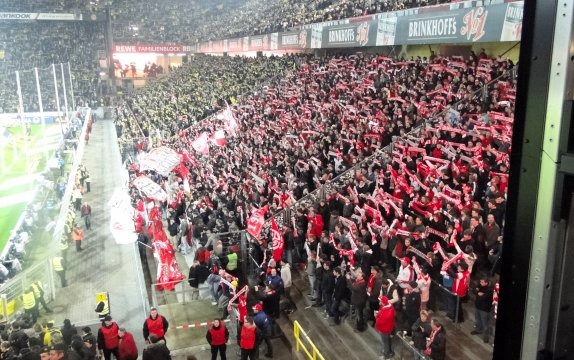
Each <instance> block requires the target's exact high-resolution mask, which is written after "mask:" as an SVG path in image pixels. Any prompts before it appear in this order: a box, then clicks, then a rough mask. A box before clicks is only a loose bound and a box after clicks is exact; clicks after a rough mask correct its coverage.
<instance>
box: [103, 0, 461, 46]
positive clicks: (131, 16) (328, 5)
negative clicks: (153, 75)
mask: <svg viewBox="0 0 574 360" xmlns="http://www.w3.org/2000/svg"><path fill="white" fill-rule="evenodd" d="M447 2H450V0H361V1H350V0H312V1H308V0H307V1H302V0H289V1H280V0H268V1H264V2H261V1H257V0H247V1H244V2H234V1H229V0H218V1H210V2H206V1H182V0H178V1H172V2H170V3H169V4H166V3H165V2H155V1H154V2H151V3H150V2H138V1H115V2H114V4H113V6H112V14H113V22H114V39H115V40H116V41H118V42H120V43H129V44H131V43H145V42H148V43H149V42H155V43H165V42H172V43H190V44H191V43H195V42H196V41H197V40H219V39H225V38H231V37H239V36H245V35H256V34H265V33H270V32H275V31H285V30H288V29H290V28H292V27H295V26H299V25H303V24H310V23H316V22H322V21H331V20H338V19H345V18H349V17H355V16H361V15H364V14H371V13H377V12H387V11H394V10H401V9H406V8H414V7H420V6H427V5H435V4H439V3H447ZM182 12H185V13H186V14H189V16H186V17H185V18H183V17H181V16H179V14H181V13H182Z"/></svg>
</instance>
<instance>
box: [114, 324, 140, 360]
mask: <svg viewBox="0 0 574 360" xmlns="http://www.w3.org/2000/svg"><path fill="white" fill-rule="evenodd" d="M118 336H119V338H120V344H119V345H118V350H119V353H120V358H119V359H120V360H136V359H137V358H138V348H137V346H136V342H135V340H134V336H133V335H132V333H130V332H127V331H126V329H124V328H120V330H119V332H118Z"/></svg>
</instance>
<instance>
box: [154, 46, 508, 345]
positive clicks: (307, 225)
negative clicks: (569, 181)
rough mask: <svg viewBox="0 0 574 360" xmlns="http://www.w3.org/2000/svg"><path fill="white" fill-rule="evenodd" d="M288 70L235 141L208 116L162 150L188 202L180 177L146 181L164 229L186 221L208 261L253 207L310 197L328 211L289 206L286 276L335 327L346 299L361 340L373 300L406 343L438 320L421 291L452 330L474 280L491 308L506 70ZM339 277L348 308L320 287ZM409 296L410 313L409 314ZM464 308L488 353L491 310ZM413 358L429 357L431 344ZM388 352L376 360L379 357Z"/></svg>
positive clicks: (310, 62) (323, 64)
mask: <svg viewBox="0 0 574 360" xmlns="http://www.w3.org/2000/svg"><path fill="white" fill-rule="evenodd" d="M298 63H299V64H300V65H299V66H298V67H297V69H296V70H294V71H292V72H290V73H288V74H286V75H285V76H284V77H283V78H282V79H280V80H276V81H271V82H270V85H269V86H268V87H267V88H266V89H265V90H264V91H263V92H261V93H259V94H254V95H250V96H248V97H245V99H244V100H243V101H242V102H241V103H239V104H237V105H236V106H234V110H233V113H234V114H235V116H236V118H237V121H238V122H239V129H238V131H236V132H235V131H229V130H230V129H229V127H228V126H227V127H226V125H224V124H223V123H224V122H225V121H228V120H229V118H228V116H221V117H212V118H210V119H208V120H206V121H203V122H201V123H196V124H193V125H192V127H191V128H190V129H188V130H185V131H181V132H180V133H179V134H178V136H177V137H175V138H174V139H173V141H172V142H171V144H170V145H171V146H173V147H174V148H176V149H177V150H179V151H180V152H181V153H182V154H184V158H185V159H186V165H187V167H186V169H182V168H180V169H179V171H180V174H179V176H183V178H186V179H187V180H188V183H189V185H190V186H191V189H190V190H191V191H190V192H189V193H187V194H184V193H185V192H184V190H183V188H184V182H183V181H179V182H178V180H177V179H175V177H170V178H169V179H161V177H156V180H157V181H158V182H160V183H162V185H164V186H165V188H166V190H167V191H168V193H169V194H170V195H172V199H174V201H173V202H172V203H171V204H170V206H172V207H173V210H174V211H173V215H172V220H173V221H174V222H175V223H176V224H178V223H181V219H184V218H185V216H182V215H184V214H185V213H187V214H188V216H189V218H190V219H191V222H192V227H191V229H192V230H189V231H192V232H193V237H195V238H198V239H201V241H202V243H203V244H204V245H206V246H207V247H208V248H209V247H211V246H214V245H215V241H214V239H216V237H215V236H213V235H210V233H213V232H224V231H230V230H234V229H237V228H242V227H245V225H246V221H247V218H248V217H249V213H250V211H251V210H252V209H254V208H264V207H269V208H270V209H271V210H272V211H270V212H269V213H273V212H275V211H276V210H279V209H281V208H286V207H289V206H291V205H293V204H294V203H295V202H296V201H297V200H299V199H300V198H301V197H303V196H304V195H305V194H306V193H308V192H312V191H313V190H315V189H317V188H320V187H321V188H322V189H324V192H323V194H324V195H325V197H324V198H322V200H321V201H319V199H318V198H315V199H316V202H315V203H313V204H311V205H310V206H306V207H302V206H300V207H298V208H297V211H296V214H295V216H294V217H293V219H292V220H293V221H290V220H289V219H287V220H285V219H283V221H279V223H280V225H281V227H282V228H281V229H280V230H279V231H281V232H282V234H283V239H284V241H285V249H286V250H285V254H286V260H287V262H306V263H307V269H308V275H309V279H310V280H311V283H310V286H311V289H312V290H313V298H314V300H315V301H316V305H317V306H325V307H326V309H325V311H326V312H327V314H328V315H329V316H330V317H332V320H333V322H334V323H335V324H336V323H337V322H338V319H339V318H340V315H341V314H340V313H339V305H337V306H334V305H333V304H334V303H336V301H339V302H341V301H343V300H344V299H345V298H346V296H348V295H350V298H349V299H348V302H349V303H350V304H351V305H352V307H354V308H355V309H356V314H357V321H356V324H355V325H356V327H357V330H358V331H363V330H365V320H364V317H363V310H364V309H365V307H367V304H368V308H369V309H370V314H371V315H374V312H375V310H378V308H379V306H380V301H381V299H382V297H380V298H379V296H380V295H384V296H385V297H386V299H387V300H388V301H389V303H390V304H395V305H394V306H396V307H398V308H400V309H402V306H400V304H405V305H404V312H403V310H400V311H398V313H399V314H404V316H402V317H399V318H400V320H401V321H400V323H401V324H402V325H401V326H404V327H405V328H406V329H407V331H409V335H410V334H411V331H410V329H412V326H413V325H414V324H415V322H416V321H419V313H418V310H420V309H421V308H422V309H425V308H432V309H434V308H435V304H436V300H437V299H436V298H434V297H433V296H432V295H431V294H432V293H431V291H430V289H431V288H432V287H431V286H430V283H431V282H430V280H431V279H433V280H435V281H437V282H438V283H442V284H443V286H444V287H446V288H448V289H449V290H450V291H452V293H453V296H447V297H446V298H445V299H443V301H441V303H442V304H443V305H444V306H445V309H446V310H447V315H448V316H449V317H451V318H453V319H454V317H455V316H456V315H458V316H459V319H457V320H459V321H460V320H462V317H463V315H464V311H460V309H459V311H457V309H456V304H457V302H456V299H457V297H459V298H462V299H465V298H466V295H467V291H468V287H469V284H470V282H469V276H470V274H471V273H472V274H476V276H477V277H480V278H483V281H482V282H480V283H479V285H480V286H483V288H482V290H483V291H479V290H481V288H480V287H478V286H477V287H476V288H475V293H476V298H474V299H480V297H481V296H484V294H491V295H492V288H493V286H494V282H495V280H496V278H494V279H492V278H491V275H495V274H496V273H497V271H498V265H499V263H498V261H499V254H500V249H501V243H500V234H501V231H502V226H503V219H504V210H505V209H504V204H505V200H504V199H505V191H506V184H507V171H508V150H509V146H510V138H511V125H512V119H513V107H512V106H513V99H514V92H515V82H514V80H513V76H512V72H511V71H510V70H511V69H512V67H513V64H512V62H511V61H509V60H505V59H488V58H485V57H484V56H473V57H471V58H468V59H462V58H457V57H454V58H443V57H437V56H433V57H431V58H430V59H413V60H411V61H403V60H395V59H390V58H387V57H384V56H374V55H369V56H366V55H351V56H346V57H333V58H325V59H312V58H306V59H305V60H304V61H299V62H298ZM486 84H488V86H486ZM429 119H430V120H429ZM425 120H426V121H425ZM423 123H424V124H425V126H424V127H422V128H419V129H417V131H416V132H413V133H411V134H410V135H407V134H408V133H409V132H411V130H413V129H414V128H416V127H418V126H419V125H422V124H423ZM219 128H226V131H227V138H226V139H225V142H224V143H222V142H221V141H220V142H219V143H218V145H220V146H212V147H211V148H210V149H209V155H201V154H199V153H197V152H195V151H194V150H192V147H191V144H192V143H194V144H195V143H196V140H197V139H198V138H199V137H200V135H201V134H202V133H205V132H215V131H216V130H217V129H219ZM393 136H399V137H400V139H401V140H398V139H397V138H395V139H394V140H395V141H394V142H393V145H392V146H393V148H392V150H393V151H392V153H390V154H389V153H388V152H387V153H386V155H385V154H380V156H379V155H378V156H375V157H373V158H371V159H369V160H367V161H364V162H362V163H361V166H360V167H356V168H353V169H352V171H348V172H346V173H345V177H344V178H343V180H342V181H337V182H333V181H331V180H332V179H333V177H334V176H336V175H339V174H341V173H343V172H344V171H345V170H348V169H350V168H351V167H353V166H354V165H356V164H358V163H360V162H361V161H362V160H364V159H365V158H367V157H368V156H369V155H372V154H374V153H375V152H376V151H377V150H379V149H381V148H382V147H383V146H385V145H387V144H389V143H391V142H392V140H393ZM194 139H195V140H194ZM214 142H215V143H217V142H216V141H214ZM221 145H222V146H221ZM195 150H197V149H195ZM199 163H201V164H202V166H201V167H198V166H194V164H199ZM179 180H181V179H179ZM323 185H326V186H323ZM186 231H187V230H186ZM263 248H265V246H263ZM435 253H436V254H435ZM263 254H264V252H260V253H259V254H258V255H257V254H255V255H254V256H255V259H256V262H258V263H266V261H264V260H265V259H266V258H270V256H265V255H263ZM443 254H444V255H443ZM397 258H398V259H400V266H399V271H398V273H397V277H396V284H394V280H395V278H394V277H393V278H389V279H387V278H385V279H383V278H382V275H383V273H385V271H381V270H383V269H385V268H390V269H393V268H394V267H395V263H396V262H397V260H396V259H397ZM447 259H449V260H447ZM443 260H444V263H445V264H446V265H445V264H443ZM396 265H398V264H396ZM413 265H414V266H413ZM443 265H444V266H443ZM272 267H274V265H273V264H272V266H270V267H269V268H272ZM333 268H336V269H337V271H335V272H334V273H333V271H332V269H333ZM320 269H323V270H320ZM325 270H326V271H325ZM347 272H348V274H349V277H350V279H349V281H346V283H347V285H349V290H350V294H347V293H346V292H345V291H343V292H342V293H341V292H340V291H339V292H335V291H334V288H332V287H331V286H330V285H329V284H330V283H332V281H331V274H335V277H337V274H338V275H339V276H341V275H343V274H345V273H347ZM318 277H321V280H320V281H319V280H317V278H318ZM323 277H326V278H325V279H326V280H325V283H323ZM383 284H386V285H384V286H383ZM381 289H382V290H381ZM389 289H390V290H389ZM487 290H488V291H487ZM479 293H480V294H479ZM481 294H482V295H481ZM411 295H412V296H411ZM417 297H418V301H417V300H416V298H417ZM411 298H414V299H415V300H413V301H414V303H415V304H419V305H416V306H412V304H411V305H410V306H407V305H406V302H407V301H410V300H409V299H411ZM483 300H484V299H483ZM384 301H386V300H384ZM475 301H477V303H478V304H482V305H480V310H481V311H483V312H485V313H486V315H485V316H482V317H481V316H479V315H477V316H476V319H481V320H477V321H481V322H480V323H477V329H476V330H475V331H476V333H481V334H483V335H484V336H485V339H486V341H488V339H487V336H488V325H487V324H488V320H489V316H490V308H491V304H492V301H478V300H475ZM421 303H422V304H421ZM486 303H488V304H489V305H488V306H486V305H484V304H486ZM383 306H387V305H385V304H384V303H383ZM478 307H479V305H477V309H478ZM407 308H408V310H407ZM397 310H399V309H397ZM368 314H369V312H367V315H368ZM477 314H479V313H478V312H477ZM371 318H372V316H371ZM403 320H404V321H403ZM427 320H428V319H427ZM427 320H424V321H427ZM407 324H408V325H407ZM433 330H436V329H433ZM429 335H431V333H430V332H429V333H427V334H425V336H426V337H429ZM435 335H436V333H435ZM425 336H423V338H424V337H425ZM421 346H422V349H421V350H422V351H428V352H432V349H431V350H429V349H430V347H429V346H428V344H427V343H425V344H423V345H421ZM389 351H390V350H388V348H386V347H385V353H386V355H389V353H388V352H389Z"/></svg>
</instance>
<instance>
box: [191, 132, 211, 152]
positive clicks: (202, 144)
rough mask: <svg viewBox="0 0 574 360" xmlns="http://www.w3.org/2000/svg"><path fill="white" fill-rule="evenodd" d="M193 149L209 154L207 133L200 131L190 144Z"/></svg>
mask: <svg viewBox="0 0 574 360" xmlns="http://www.w3.org/2000/svg"><path fill="white" fill-rule="evenodd" d="M191 145H192V146H193V148H194V149H195V151H197V152H198V153H201V154H209V145H208V144H207V134H206V133H201V134H200V135H199V136H198V137H197V138H195V140H193V143H192V144H191Z"/></svg>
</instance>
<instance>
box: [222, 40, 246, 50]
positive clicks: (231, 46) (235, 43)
mask: <svg viewBox="0 0 574 360" xmlns="http://www.w3.org/2000/svg"><path fill="white" fill-rule="evenodd" d="M223 49H224V51H226V52H227V51H229V52H235V51H241V50H243V41H242V39H241V38H237V39H229V40H227V47H226V46H225V43H224V46H223Z"/></svg>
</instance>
